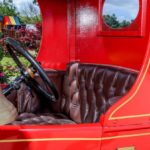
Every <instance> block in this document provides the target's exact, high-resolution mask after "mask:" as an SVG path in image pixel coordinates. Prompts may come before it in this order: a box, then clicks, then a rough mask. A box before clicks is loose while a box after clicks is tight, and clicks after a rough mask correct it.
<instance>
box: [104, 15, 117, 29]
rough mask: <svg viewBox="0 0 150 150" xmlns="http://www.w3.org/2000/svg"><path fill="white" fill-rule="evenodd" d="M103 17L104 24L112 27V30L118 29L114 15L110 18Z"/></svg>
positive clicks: (108, 16) (109, 16)
mask: <svg viewBox="0 0 150 150" xmlns="http://www.w3.org/2000/svg"><path fill="white" fill-rule="evenodd" d="M103 17H104V20H105V23H106V24H107V25H109V26H110V27H112V28H119V27H120V24H119V21H118V20H117V17H116V15H115V14H113V15H112V16H111V15H104V16H103Z"/></svg>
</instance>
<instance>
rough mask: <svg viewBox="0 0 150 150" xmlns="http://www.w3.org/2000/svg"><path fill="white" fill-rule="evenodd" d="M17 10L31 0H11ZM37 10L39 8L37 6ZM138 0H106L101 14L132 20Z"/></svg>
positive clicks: (137, 6) (135, 13) (135, 14)
mask: <svg viewBox="0 0 150 150" xmlns="http://www.w3.org/2000/svg"><path fill="white" fill-rule="evenodd" d="M0 1H2V0H0ZM13 1H14V4H15V6H16V7H17V9H18V11H19V12H21V10H22V8H23V6H24V5H25V3H30V2H32V1H33V0H13ZM37 9H38V10H39V8H38V7H37ZM138 10H139V0H106V1H105V3H104V8H103V14H110V15H112V14H115V15H116V16H117V18H118V20H119V21H123V20H128V21H131V20H134V19H135V18H136V16H137V14H138Z"/></svg>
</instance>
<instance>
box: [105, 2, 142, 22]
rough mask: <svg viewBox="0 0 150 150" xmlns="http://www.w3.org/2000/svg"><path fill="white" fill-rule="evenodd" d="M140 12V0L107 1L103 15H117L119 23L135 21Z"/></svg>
mask: <svg viewBox="0 0 150 150" xmlns="http://www.w3.org/2000/svg"><path fill="white" fill-rule="evenodd" d="M138 11H139V0H106V1H105V3H104V8H103V14H105V15H106V14H110V15H112V14H115V15H116V16H117V18H118V20H119V21H123V20H128V21H131V20H134V19H135V18H136V16H137V14H138Z"/></svg>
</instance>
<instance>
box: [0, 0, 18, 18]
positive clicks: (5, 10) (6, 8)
mask: <svg viewBox="0 0 150 150" xmlns="http://www.w3.org/2000/svg"><path fill="white" fill-rule="evenodd" d="M17 15H19V12H18V11H17V9H16V7H15V6H14V4H13V0H3V1H2V2H0V16H17Z"/></svg>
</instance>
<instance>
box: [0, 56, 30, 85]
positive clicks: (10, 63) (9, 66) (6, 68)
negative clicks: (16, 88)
mask: <svg viewBox="0 0 150 150" xmlns="http://www.w3.org/2000/svg"><path fill="white" fill-rule="evenodd" d="M19 60H20V61H21V62H22V64H24V66H26V67H27V66H28V65H29V63H28V61H27V60H26V59H25V58H24V57H19ZM0 64H1V66H3V72H4V74H5V75H6V78H7V81H8V83H9V82H11V81H13V80H14V79H15V78H16V77H17V76H20V71H19V68H18V66H17V65H16V63H15V62H14V60H13V59H12V58H11V57H10V56H4V57H3V59H2V60H1V61H0Z"/></svg>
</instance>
